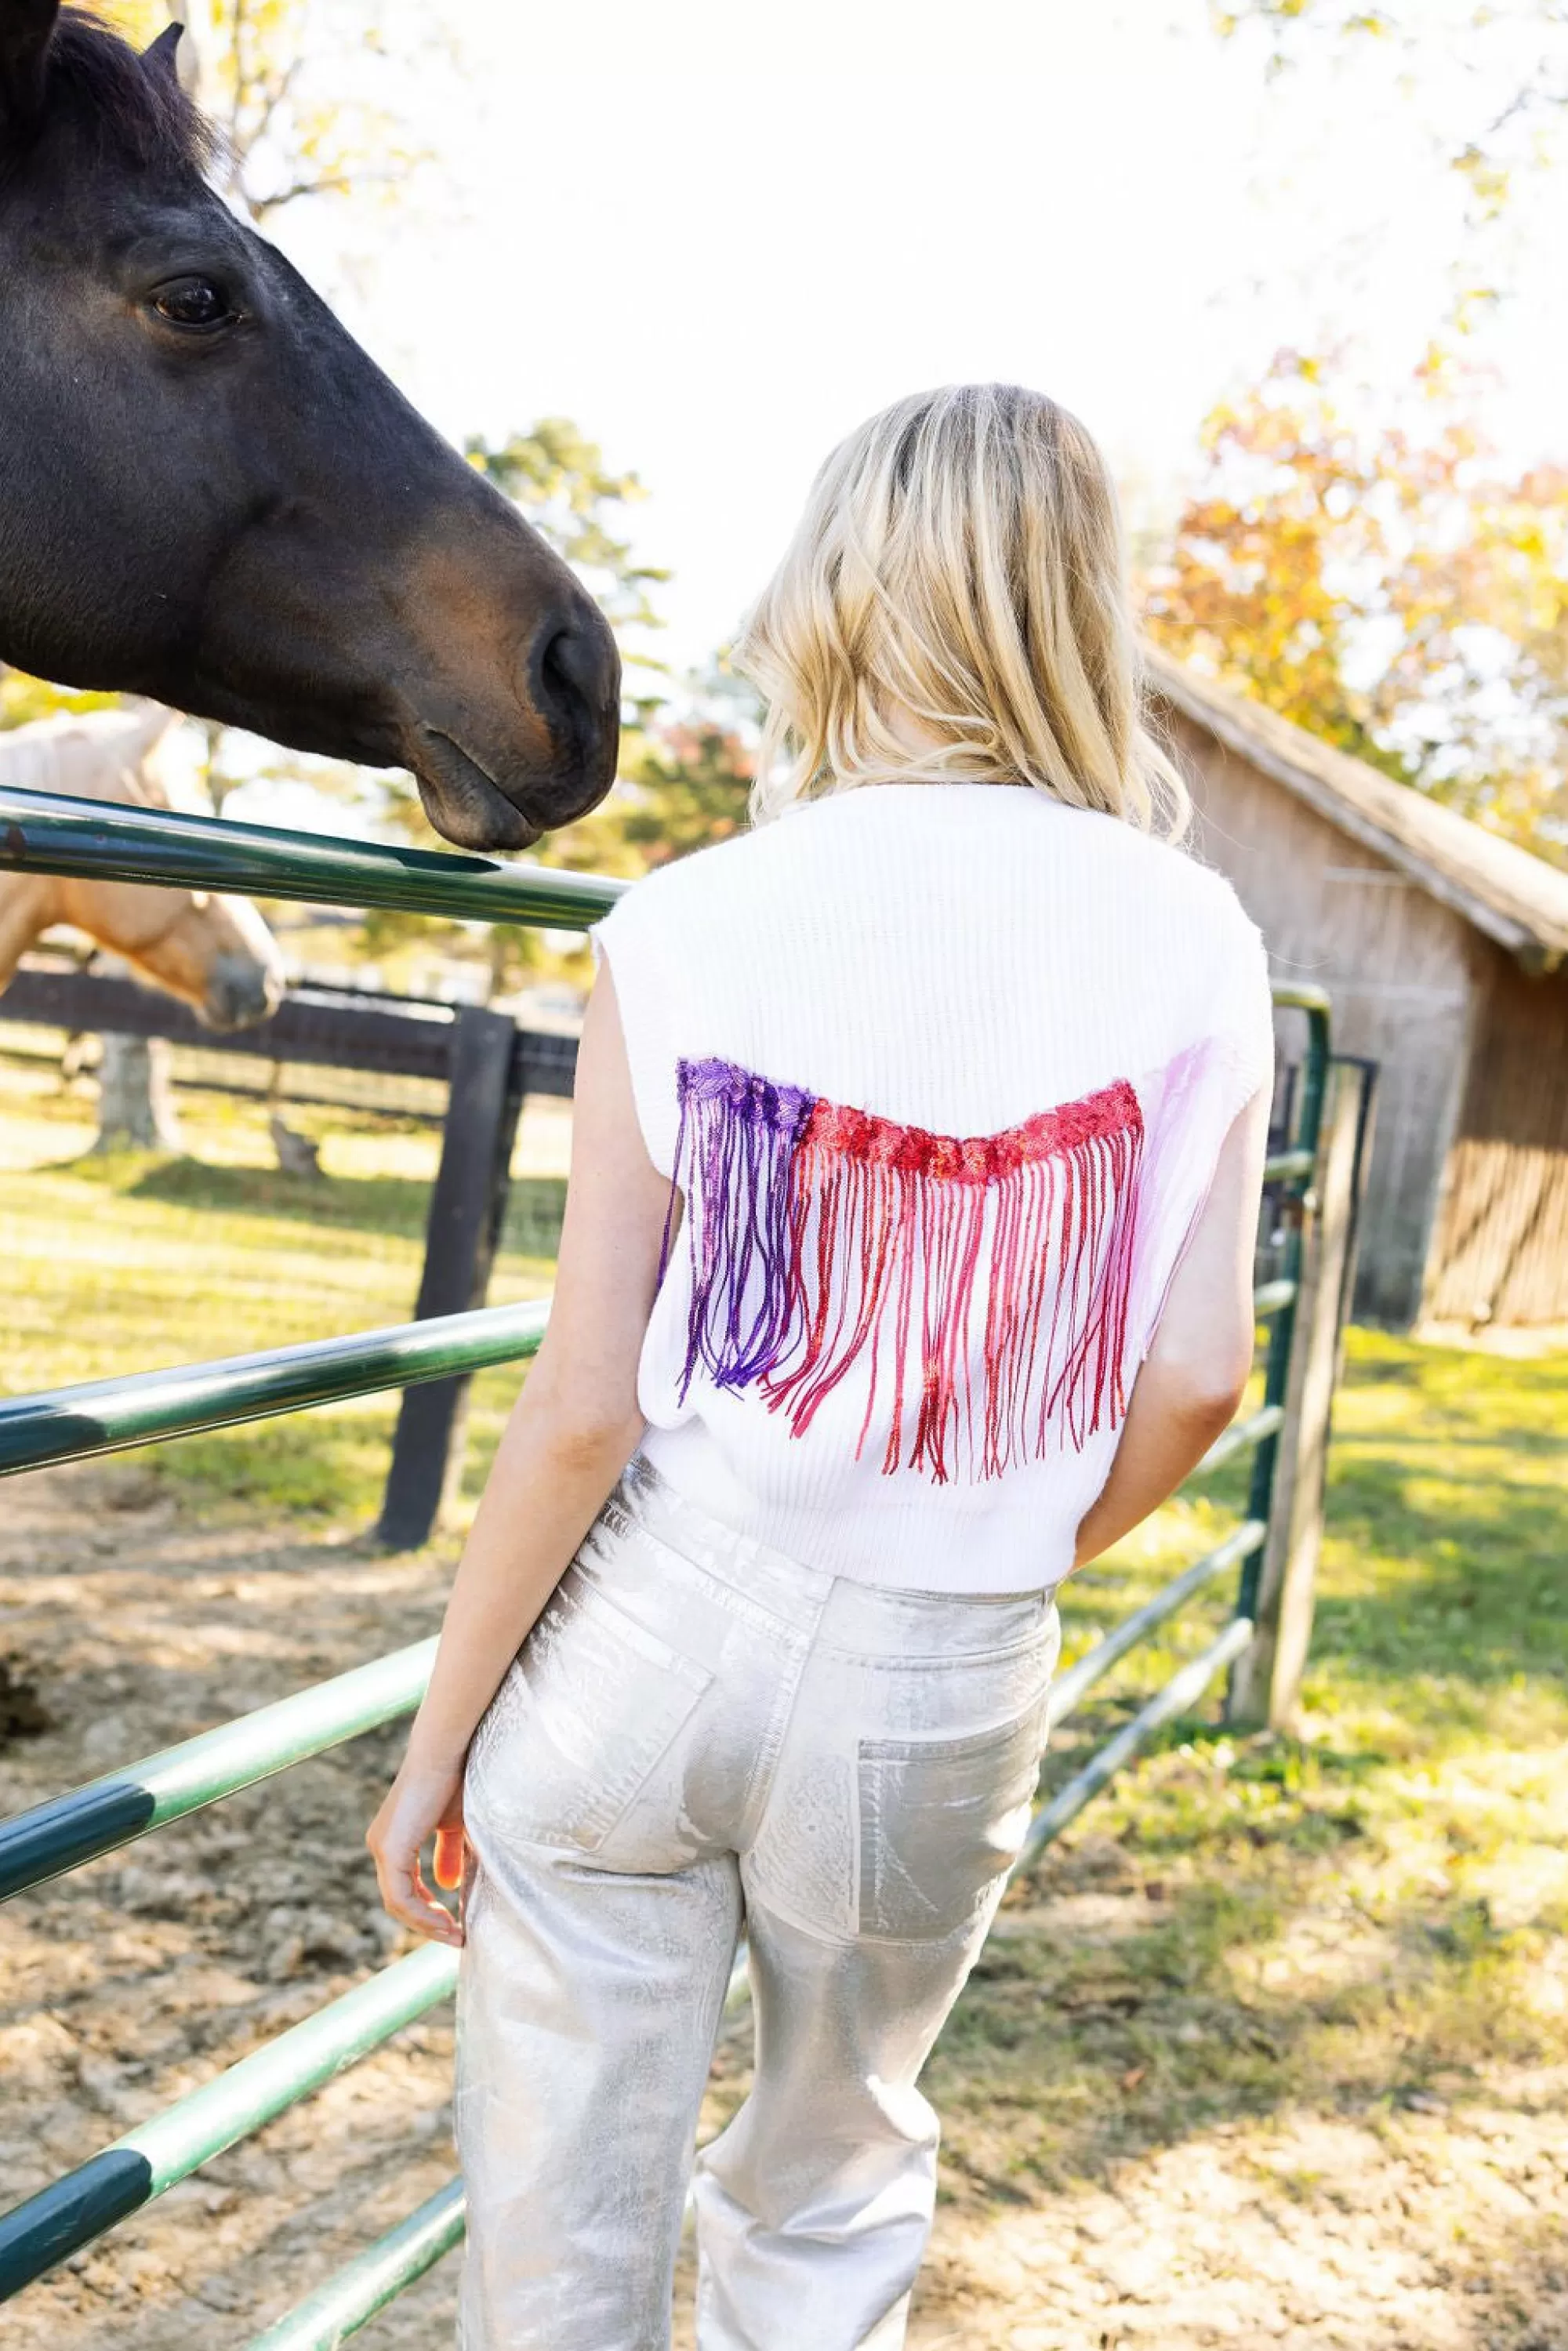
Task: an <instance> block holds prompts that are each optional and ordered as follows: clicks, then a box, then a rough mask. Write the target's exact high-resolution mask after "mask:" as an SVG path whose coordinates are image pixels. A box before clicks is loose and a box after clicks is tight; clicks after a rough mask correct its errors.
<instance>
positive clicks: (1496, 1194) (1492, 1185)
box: [1423, 954, 1568, 1323]
mask: <svg viewBox="0 0 1568 2351" xmlns="http://www.w3.org/2000/svg"><path fill="white" fill-rule="evenodd" d="M1423 1303H1424V1311H1425V1312H1426V1313H1427V1315H1428V1316H1430V1317H1431V1318H1432V1320H1433V1321H1435V1322H1513V1323H1520V1322H1568V972H1558V973H1556V974H1555V975H1554V976H1552V977H1545V978H1537V979H1531V977H1529V975H1528V974H1527V973H1525V972H1523V971H1521V969H1520V968H1519V966H1518V965H1517V964H1516V963H1514V962H1513V961H1512V959H1511V957H1509V956H1504V955H1501V954H1499V955H1498V956H1496V958H1495V965H1494V968H1493V970H1492V972H1491V974H1490V984H1489V986H1488V987H1487V988H1486V991H1485V993H1484V995H1483V996H1482V997H1481V998H1480V1000H1479V1008H1478V1014H1477V1023H1476V1044H1475V1050H1474V1052H1473V1054H1472V1056H1471V1061H1470V1075H1469V1084H1468V1085H1467V1087H1466V1089H1465V1095H1464V1100H1463V1102H1462V1103H1461V1105H1460V1110H1459V1121H1458V1134H1457V1136H1456V1138H1455V1142H1454V1147H1453V1150H1452V1152H1451V1154H1450V1155H1449V1161H1448V1175H1447V1180H1446V1183H1445V1186H1444V1190H1443V1198H1442V1205H1441V1208H1440V1211H1439V1214H1438V1218H1437V1233H1436V1235H1435V1238H1434V1245H1433V1249H1432V1252H1431V1258H1430V1262H1429V1266H1428V1270H1427V1294H1426V1298H1425V1300H1424V1302H1423Z"/></svg>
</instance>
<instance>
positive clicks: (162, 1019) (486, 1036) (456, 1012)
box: [0, 964, 577, 1551]
mask: <svg viewBox="0 0 1568 2351" xmlns="http://www.w3.org/2000/svg"><path fill="white" fill-rule="evenodd" d="M6 1021H18V1022H25V1023H28V1024H34V1025H37V1026H41V1027H47V1028H52V1029H65V1030H66V1031H67V1032H68V1034H72V1035H86V1034H99V1035H101V1034H109V1035H116V1036H124V1037H163V1038H167V1039H168V1040H169V1041H170V1042H171V1043H172V1044H177V1045H190V1046H199V1047H204V1048H206V1049H207V1050H214V1049H215V1050H221V1051H223V1052H225V1053H241V1054H246V1055H249V1056H252V1057H254V1058H255V1059H256V1060H257V1061H275V1062H290V1063H295V1064H299V1063H305V1064H308V1065H314V1066H315V1067H317V1068H333V1069H345V1070H366V1071H377V1072H379V1073H380V1074H382V1076H386V1077H401V1078H434V1079H438V1080H440V1081H443V1082H444V1084H445V1087H446V1116H445V1118H444V1122H443V1124H442V1131H441V1159H440V1164H439V1165H438V1166H437V1169H436V1174H435V1187H434V1191H433V1192H432V1194H431V1199H430V1210H429V1216H428V1218H427V1220H426V1224H425V1238H424V1266H423V1272H422V1274H421V1276H420V1284H419V1299H418V1302H417V1304H416V1306H415V1308H414V1313H415V1316H416V1319H417V1320H419V1321H421V1322H423V1321H425V1320H427V1319H428V1318H429V1317H430V1316H432V1315H436V1314H455V1313H461V1312H462V1311H464V1310H465V1308H467V1307H471V1306H482V1305H483V1304H484V1302H485V1298H486V1291H487V1290H488V1289H489V1284H490V1269H491V1266H492V1264H493V1262H494V1260H495V1255H496V1248H497V1242H498V1241H499V1239H500V1234H501V1225H502V1221H503V1219H504V1217H505V1216H506V1212H507V1190H508V1186H509V1183H510V1176H511V1164H512V1151H513V1146H514V1144H515V1142H516V1139H517V1119H518V1115H519V1113H520V1112H521V1110H522V1105H523V1098H524V1096H525V1095H526V1094H566V1095H570V1092H571V1089H572V1078H573V1074H574V1072H575V1071H576V1068H577V1040H576V1038H575V1037H570V1036H558V1035H552V1034H549V1032H546V1031H543V1030H537V1029H519V1028H518V1027H517V1024H516V1022H515V1021H514V1020H512V1019H510V1018H509V1017H508V1016H507V1014H506V1013H502V1012H493V1011H490V1010H488V1009H487V1008H484V1007H482V1006H478V1005H444V1004H438V1003H435V1002H434V1001H431V1000H430V999H428V998H424V999H422V998H402V997H395V996H380V995H372V994H371V993H369V992H368V991H361V990H357V989H348V988H345V989H343V990H341V991H338V990H334V989H330V988H322V987H305V988H300V989H298V990H297V991H294V992H292V993H291V994H290V995H288V996H287V998H285V999H284V1001H283V1003H282V1004H280V1005H279V1007H278V1008H277V1011H276V1012H275V1013H274V1014H273V1015H272V1016H271V1018H270V1019H267V1020H261V1021H257V1022H256V1025H255V1027H253V1028H250V1029H232V1030H225V1031H224V1032H223V1033H222V1034H221V1035H220V1034H218V1033H217V1032H216V1031H214V1029H207V1028H204V1026H203V1024H202V1022H201V1021H200V1020H198V1019H197V1018H196V1016H195V1014H194V1013H193V1011H192V1010H191V1009H190V1008H189V1007H188V1006H186V1005H183V1004H181V1003H180V1002H178V1001H177V999H176V998H173V997H172V996H165V995H163V994H162V993H161V992H158V991H155V990H153V989H152V988H147V987H138V986H137V985H136V983H135V982H134V981H133V980H128V979H107V978H101V977H99V976H98V975H97V974H96V973H93V972H83V971H68V970H62V969H51V968H44V967H32V966H29V965H26V964H24V965H23V966H22V967H21V968H20V969H19V970H18V971H17V973H16V976H15V977H14V978H13V979H12V981H11V984H10V986H9V987H7V988H6V989H5V993H4V995H3V996H0V1023H3V1022H6ZM468 1387H469V1383H468V1381H467V1380H466V1379H452V1380H435V1381H432V1382H431V1383H430V1384H428V1385H425V1386H422V1387H409V1388H405V1389H404V1390H403V1392H402V1404H401V1405H400V1408H399V1412H398V1423H397V1434H396V1436H395V1437H394V1438H393V1441H392V1467H391V1469H390V1470H389V1472H388V1475H387V1484H386V1492H385V1494H384V1496H383V1498H382V1514H381V1521H380V1527H379V1532H380V1534H381V1536H382V1541H384V1542H386V1543H387V1544H388V1545H389V1546H390V1547H392V1548H393V1549H396V1550H400V1551H401V1550H410V1549H412V1548H413V1546H414V1545H415V1544H417V1543H422V1542H423V1541H424V1539H425V1537H426V1536H427V1535H428V1534H429V1533H430V1531H431V1529H432V1527H433V1526H434V1524H435V1521H436V1518H437V1516H438V1514H439V1512H440V1510H441V1507H442V1502H443V1499H444V1497H445V1496H446V1495H448V1494H449V1493H450V1491H451V1489H452V1488H453V1486H454V1484H455V1480H456V1479H457V1477H458V1476H459V1474H460V1472H461V1468H462V1461H463V1443H464V1431H465V1423H466V1419H467V1406H468Z"/></svg>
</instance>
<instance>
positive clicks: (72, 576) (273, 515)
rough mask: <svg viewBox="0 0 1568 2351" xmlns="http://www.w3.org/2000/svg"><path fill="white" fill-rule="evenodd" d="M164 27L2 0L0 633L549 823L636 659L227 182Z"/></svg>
mask: <svg viewBox="0 0 1568 2351" xmlns="http://www.w3.org/2000/svg"><path fill="white" fill-rule="evenodd" d="M205 137H206V134H205V131H204V126H203V125H202V123H201V120H200V119H199V117H198V116H197V115H196V114H195V113H194V111H193V109H192V108H191V106H190V104H189V101H188V100H187V99H186V98H185V97H184V95H183V92H182V90H181V89H180V87H179V84H178V81H177V79H176V78H175V74H174V70H173V46H172V39H171V37H169V36H167V35H166V36H164V37H163V38H162V39H161V40H160V41H159V42H157V43H156V44H155V45H154V47H153V48H152V49H151V50H150V51H149V52H148V53H147V55H146V56H145V57H136V56H135V54H134V53H133V52H132V51H131V49H129V48H128V47H126V46H125V45H124V44H123V43H122V42H120V41H119V40H118V39H116V38H115V37H113V36H112V35H110V34H109V33H107V32H105V31H103V30H102V29H101V28H100V27H99V26H96V25H94V24H93V23H92V22H91V20H90V19H88V18H85V17H83V16H78V14H76V12H74V11H72V10H70V9H66V10H63V11H62V10H60V9H59V8H58V5H57V0H0V658H4V659H6V660H10V661H14V662H16V664H18V665H20V666H21V667H23V668H26V669H30V670H33V671H36V672H37V673H39V674H42V675H44V676H47V677H53V678H57V679H60V680H62V681H64V682H66V683H68V684H76V685H84V686H85V685H91V686H97V687H103V688H115V689H119V690H120V691H126V692H131V693H137V694H145V695H152V697H153V698H155V699H156V700H158V701H162V702H168V703H172V704H174V705H177V706H178V707H180V708H182V709H186V710H192V711H194V712H197V713H198V714H199V715H201V716H204V717H209V718H214V719H218V720H221V721H223V722H224V723H225V724H228V725H233V726H245V727H249V728H251V729H253V730H255V731H256V733H258V734H262V735H267V736H270V737H274V738H275V739H277V741H280V742H284V743H287V744H291V745H293V746H295V747H297V748H299V749H302V750H310V751H319V752H325V753H328V754H329V755H332V756H334V757H337V758H346V759H353V760H360V761H363V762H365V763H366V764H368V765H371V766H382V767H389V766H406V767H409V768H412V769H413V772H414V774H415V776H416V777H417V778H418V779H419V787H420V791H421V795H422V797H423V801H424V805H425V808H426V810H427V811H428V812H429V815H430V817H431V820H432V821H433V822H434V825H435V826H436V828H437V829H438V831H441V832H443V833H444V834H445V835H446V837H447V839H448V840H450V841H457V842H460V843H462V844H463V845H464V846H465V847H469V848H476V849H513V848H522V847H526V846H527V845H528V842H530V841H534V840H536V839H537V838H538V835H539V833H540V832H542V831H547V830H549V829H550V828H551V827H553V826H557V825H561V824H565V823H568V822H570V820H572V819H573V818H574V817H577V816H580V814H582V813H583V811H584V810H587V809H590V808H591V807H593V806H594V804H595V803H596V802H597V801H598V800H599V799H601V798H602V796H603V794H604V793H605V791H606V790H607V789H609V786H610V784H611V782H612V778H613V776H614V771H615V753H616V740H617V731H618V722H619V685H620V665H619V662H618V659H617V656H616V652H615V647H614V643H613V640H612V636H611V634H610V631H609V629H608V627H607V625H606V623H605V622H604V619H603V616H602V615H601V612H600V611H599V610H598V608H597V606H596V605H595V604H594V603H593V602H592V601H591V598H589V597H588V596H587V595H586V594H585V593H584V591H583V590H582V589H581V588H580V586H579V585H578V583H577V582H576V580H574V579H573V578H572V576H571V573H570V571H569V570H568V569H567V567H566V566H565V565H564V564H563V563H562V562H561V561H560V560H559V558H558V557H557V556H556V555H555V554H554V553H552V551H551V550H550V549H549V548H548V547H547V546H546V545H545V543H544V541H543V540H542V539H541V538H538V535H537V534H536V533H535V532H533V531H531V530H530V529H529V528H528V526H527V525H526V524H525V523H523V522H522V521H521V519H520V518H519V517H518V516H517V514H516V513H515V512H514V511H513V509H512V508H511V507H509V506H508V505H507V502H506V500H505V499H503V498H502V497H501V496H499V495H498V494H497V492H496V491H495V490H493V489H492V488H491V487H490V486H489V485H488V484H487V483H486V482H485V481H484V480H483V479H482V478H481V477H480V475H478V474H476V472H475V471H474V469H473V467H472V466H470V465H466V464H465V462H464V460H463V459H462V458H461V457H460V456H459V455H457V454H456V452H455V450H453V449H452V448H450V447H449V446H448V445H447V444H446V443H445V442H444V441H443V440H442V439H441V438H440V437H439V435H438V434H435V433H434V431H433V430H432V429H431V427H430V426H429V425H427V424H426V423H424V422H423V419H422V418H420V417H419V416H418V415H416V413H414V411H413V409H412V408H411V407H410V406H409V405H408V403H407V402H406V401H404V400H403V399H402V395H401V394H400V393H399V392H397V391H396V390H395V389H394V387H393V386H392V383H391V382H390V381H388V380H387V378H386V377H385V376H384V375H382V372H381V371H380V370H379V369H378V368H376V367H375V366H374V365H373V364H372V362H371V360H369V359H368V358H367V357H366V355H365V353H364V352H363V351H362V350H360V348H359V346H358V345H357V344H356V343H355V342H354V341H353V340H352V339H351V338H350V335H349V334H348V333H347V332H346V331H345V329H343V328H342V327H341V326H340V324H339V323H338V321H337V319H335V318H334V317H333V316H332V314H331V312H330V311H329V309H328V308H326V306H325V305H324V304H323V303H322V302H320V301H319V300H318V298H316V296H315V295H314V294H313V293H312V292H311V291H310V288H309V287H308V286H307V285H306V284H305V283H304V281H303V280H302V279H301V278H300V277H298V274H297V273H296V272H295V271H294V270H293V269H291V268H290V266H288V264H287V262H286V261H285V260H284V259H283V257H282V256H281V255H280V254H278V253H277V251H276V250H275V249H274V248H273V247H272V246H269V245H267V243H266V242H265V241H264V240H263V239H262V238H261V237H259V236H257V235H255V234H254V232H253V231H252V230H250V229H249V228H247V227H246V226H244V225H242V224H241V223H240V222H239V221H238V220H236V219H235V217H234V215H233V214H231V213H230V212H229V211H228V209H227V208H226V206H225V204H223V203H222V202H221V201H220V199H219V198H218V197H217V196H216V195H215V194H214V193H213V191H212V190H211V188H210V187H209V186H208V185H207V183H206V182H205V180H204V176H203V162H204V141H205Z"/></svg>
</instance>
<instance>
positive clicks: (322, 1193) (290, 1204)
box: [66, 1159, 566, 1258]
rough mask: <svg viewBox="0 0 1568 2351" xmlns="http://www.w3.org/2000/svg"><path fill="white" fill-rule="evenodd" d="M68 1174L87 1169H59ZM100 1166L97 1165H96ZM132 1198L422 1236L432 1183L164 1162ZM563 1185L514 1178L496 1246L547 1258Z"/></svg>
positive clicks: (150, 1169) (133, 1187) (552, 1178)
mask: <svg viewBox="0 0 1568 2351" xmlns="http://www.w3.org/2000/svg"><path fill="white" fill-rule="evenodd" d="M66 1164H68V1165H70V1168H71V1172H72V1173H73V1174H83V1173H87V1172H89V1171H91V1170H92V1168H93V1166H94V1163H93V1162H92V1161H91V1160H90V1159H89V1160H78V1161H75V1162H71V1163H66ZM98 1165H102V1163H98ZM126 1188H127V1191H128V1193H129V1196H131V1198H133V1199H139V1200H152V1201H157V1202H159V1203H161V1204H162V1205H164V1206H168V1207H180V1208H189V1209H196V1210H207V1211H211V1212H214V1213H215V1214H218V1215H224V1216H245V1215H249V1216H266V1217H284V1218H287V1219H289V1220H291V1221H293V1222H295V1223H298V1224H303V1225H326V1226H330V1227H334V1228H344V1227H351V1228H355V1229H357V1230H359V1231H361V1232H374V1233H392V1234H398V1235H403V1236H406V1237H407V1238H410V1239H419V1238H423V1233H424V1228H425V1220H426V1217H428V1215H429V1211H430V1195H431V1190H432V1186H431V1185H430V1184H429V1183H428V1182H427V1181H425V1180H424V1179H423V1178H421V1177H414V1176H406V1175H323V1176H320V1177H319V1178H315V1179H311V1178H303V1177H300V1176H297V1175H284V1174H282V1173H281V1171H280V1170H278V1169H276V1168H270V1167H225V1166H212V1165H206V1164H205V1163H204V1162H203V1161H201V1160H196V1159H163V1160H159V1161H156V1162H154V1163H153V1164H152V1165H149V1166H147V1167H145V1168H144V1169H143V1170H142V1172H141V1174H140V1175H137V1177H136V1178H135V1180H134V1182H132V1183H131V1184H130V1185H129V1186H127V1187H126ZM565 1205H566V1179H565V1177H564V1176H557V1175H519V1176H514V1178H513V1179H512V1184H511V1187H510V1190H509V1192H508V1194H507V1214H506V1221H505V1223H504V1225H503V1228H502V1233H501V1247H502V1249H506V1250H509V1251H512V1252H514V1253H515V1254H517V1256H520V1257H550V1258H553V1257H554V1255H555V1253H556V1249H557V1247H558V1246H559V1239H560V1224H561V1217H562V1214H563V1212H564V1209H565Z"/></svg>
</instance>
